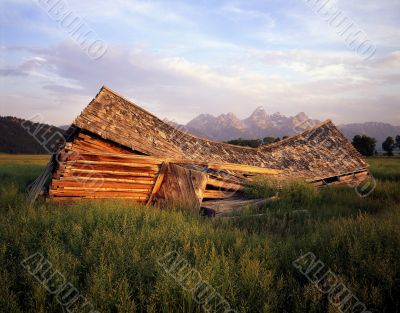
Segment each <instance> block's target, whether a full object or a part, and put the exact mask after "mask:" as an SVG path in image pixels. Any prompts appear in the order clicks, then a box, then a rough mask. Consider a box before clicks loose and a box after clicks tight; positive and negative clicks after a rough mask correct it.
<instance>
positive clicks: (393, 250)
mask: <svg viewBox="0 0 400 313" xmlns="http://www.w3.org/2000/svg"><path fill="white" fill-rule="evenodd" d="M47 158H48V157H47V156H34V157H30V156H25V157H24V156H7V155H0V210H1V213H0V261H1V264H2V266H1V270H0V308H2V311H4V312H62V311H63V310H64V311H65V308H66V306H65V305H64V306H63V303H62V302H63V301H60V296H59V294H57V293H54V292H53V293H51V292H49V291H47V290H46V288H45V286H48V285H49V284H50V283H47V285H46V284H45V286H44V285H43V284H42V283H41V282H39V281H38V280H37V279H36V278H35V276H34V275H32V274H31V273H29V271H28V270H26V267H24V266H22V265H21V262H22V261H23V260H24V259H25V258H27V257H28V256H30V255H32V254H34V253H40V254H41V255H43V256H44V257H45V259H47V260H48V261H49V262H50V263H49V264H51V269H50V270H49V271H48V272H47V273H43V271H42V272H40V273H41V275H42V276H43V277H42V278H48V277H49V276H50V274H51V273H54V272H57V273H60V274H62V277H63V278H64V279H65V281H67V282H69V283H71V285H72V286H73V287H75V288H76V290H77V291H79V294H80V295H81V296H82V297H85V299H86V300H87V301H88V303H90V305H92V306H93V308H94V309H95V310H96V311H98V312H204V310H203V309H204V307H205V306H204V305H201V304H199V303H198V302H196V301H195V297H194V295H193V293H192V291H191V290H190V288H183V287H182V286H183V285H182V283H179V281H177V280H176V275H173V274H171V273H169V274H168V273H167V272H166V271H165V270H164V268H163V267H162V266H161V265H160V264H159V262H158V260H160V258H162V257H163V256H165V255H166V254H167V253H169V252H171V251H175V253H177V254H179V256H180V257H181V258H182V259H184V260H185V262H187V264H186V265H187V268H190V269H192V270H193V271H194V272H195V273H196V275H197V276H196V277H197V278H200V279H201V281H202V282H203V283H204V284H206V285H207V286H210V287H212V290H215V291H216V292H218V295H220V296H221V297H222V298H223V299H225V300H226V301H227V303H228V304H229V307H230V308H231V309H232V310H233V311H229V312H340V311H339V309H338V308H337V305H335V300H337V299H336V298H332V297H331V294H330V293H323V292H321V291H319V290H318V288H317V287H316V286H315V284H314V283H313V282H311V281H310V280H309V279H307V278H306V277H305V276H304V275H303V274H302V273H301V272H300V271H299V270H298V269H296V268H295V267H294V266H293V264H292V263H293V261H295V260H296V259H298V258H299V257H300V256H301V255H303V254H305V253H307V252H311V253H313V254H314V255H315V256H316V258H317V259H318V260H320V261H321V262H322V263H323V264H325V268H326V269H329V270H331V272H332V273H334V275H335V277H337V279H338V280H339V281H340V282H341V283H342V284H343V285H344V286H346V287H347V288H348V290H349V292H351V294H352V295H354V296H355V297H357V299H359V301H360V303H361V302H362V303H363V305H365V308H366V309H367V310H368V311H370V312H382V313H383V312H391V313H392V312H400V300H399V299H400V158H398V157H396V158H371V159H369V160H368V162H369V163H370V164H371V170H372V172H373V174H374V176H375V177H376V178H377V187H376V189H375V190H374V192H373V193H372V194H371V195H369V196H368V197H366V198H360V197H359V196H358V195H357V194H356V193H355V191H354V190H353V189H351V188H346V187H340V188H326V189H323V190H321V191H320V192H318V193H316V194H315V195H313V196H312V197H299V198H294V197H292V196H287V197H283V199H282V200H280V201H278V202H275V203H273V204H270V205H268V207H265V208H262V209H258V210H252V209H249V210H248V211H247V212H245V213H243V214H241V215H240V216H237V217H235V218H224V219H215V220H210V219H205V218H201V217H199V216H197V215H193V214H190V213H187V212H184V211H179V210H177V211H174V212H165V211H161V210H158V209H155V208H144V207H141V206H138V205H132V204H130V203H127V202H113V201H108V202H103V203H100V202H92V203H84V204H75V205H71V206H68V207H66V206H62V205H54V204H48V203H43V202H40V201H39V202H37V203H35V204H34V205H30V204H29V202H28V201H27V200H26V199H25V196H24V187H25V186H26V184H28V183H29V182H31V181H32V180H33V179H34V178H35V176H36V175H38V174H39V172H40V170H41V168H42V167H43V164H44V163H45V162H46V159H47ZM299 188H300V187H299ZM298 191H299V192H300V191H302V190H300V189H299V190H298ZM303 191H304V190H303ZM293 194H296V189H295V190H294V191H292V193H290V194H289V195H293ZM304 199H305V200H306V201H303V200H304ZM255 213H257V214H262V215H261V216H254V214H255ZM251 215H253V216H251ZM193 271H192V273H193ZM41 281H43V279H42V280H41ZM192 283H193V282H192ZM186 286H187V285H186ZM191 286H192V285H191ZM64 300H65V299H64ZM65 301H66V300H65ZM65 301H64V302H65ZM60 302H61V303H60ZM64 304H65V303H64ZM89 307H90V306H89V305H88V306H86V307H85V308H86V310H84V311H85V312H86V311H89V309H88V308H89ZM360 307H362V306H359V308H360ZM225 308H226V307H225ZM212 311H213V310H211V311H210V312H212ZM342 311H344V312H351V311H349V310H345V309H342ZM218 312H224V310H222V309H221V310H219V311H218ZM225 312H228V310H225ZM354 312H361V310H360V311H354Z"/></svg>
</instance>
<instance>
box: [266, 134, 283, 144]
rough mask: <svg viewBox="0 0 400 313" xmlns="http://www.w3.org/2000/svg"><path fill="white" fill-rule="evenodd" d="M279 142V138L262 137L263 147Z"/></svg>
mask: <svg viewBox="0 0 400 313" xmlns="http://www.w3.org/2000/svg"><path fill="white" fill-rule="evenodd" d="M279 140H280V139H279V138H275V137H270V136H268V137H264V138H263V140H262V141H263V145H268V144H270V143H274V142H277V141H279Z"/></svg>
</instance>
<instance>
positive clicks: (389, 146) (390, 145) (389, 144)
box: [382, 136, 396, 156]
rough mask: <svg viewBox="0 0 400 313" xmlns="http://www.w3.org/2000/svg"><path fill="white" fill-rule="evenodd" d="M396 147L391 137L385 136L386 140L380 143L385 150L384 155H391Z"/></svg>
mask: <svg viewBox="0 0 400 313" xmlns="http://www.w3.org/2000/svg"><path fill="white" fill-rule="evenodd" d="M395 147H396V144H395V142H394V140H393V138H392V137H390V136H389V137H387V138H386V140H385V141H384V142H383V143H382V149H383V150H385V151H386V155H388V156H392V155H393V150H394V148H395Z"/></svg>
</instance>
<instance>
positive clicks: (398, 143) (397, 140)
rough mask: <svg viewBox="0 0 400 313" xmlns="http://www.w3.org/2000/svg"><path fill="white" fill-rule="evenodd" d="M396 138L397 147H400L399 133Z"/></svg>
mask: <svg viewBox="0 0 400 313" xmlns="http://www.w3.org/2000/svg"><path fill="white" fill-rule="evenodd" d="M395 140H396V146H397V148H398V149H400V135H397V136H396V139H395Z"/></svg>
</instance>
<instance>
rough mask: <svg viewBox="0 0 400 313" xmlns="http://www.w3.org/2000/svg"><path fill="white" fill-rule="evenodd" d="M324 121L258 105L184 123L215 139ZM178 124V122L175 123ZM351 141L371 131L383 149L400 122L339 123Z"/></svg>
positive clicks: (276, 133)
mask: <svg viewBox="0 0 400 313" xmlns="http://www.w3.org/2000/svg"><path fill="white" fill-rule="evenodd" d="M320 122H321V121H319V120H317V119H312V118H309V117H308V116H307V115H306V114H305V113H304V112H300V113H298V114H296V115H295V116H285V115H282V114H280V113H279V112H277V113H273V114H268V113H267V112H266V111H265V109H264V108H263V107H258V108H256V109H255V110H254V112H253V113H252V114H251V115H250V116H249V117H247V118H245V119H239V118H238V117H237V116H236V115H235V114H233V113H226V114H221V115H219V116H213V115H210V114H200V115H198V116H197V117H195V118H194V119H192V120H191V121H189V122H188V123H187V124H186V125H184V126H182V125H181V127H183V128H184V129H186V130H187V131H188V132H189V133H192V134H195V135H198V136H201V137H206V138H209V139H213V140H222V141H228V140H231V139H236V138H242V139H258V138H264V137H267V136H271V137H283V136H291V135H293V134H295V133H297V132H299V131H302V130H304V129H306V128H308V127H311V126H313V125H316V124H318V123H320ZM175 126H176V125H175ZM337 126H338V128H339V129H340V130H341V131H342V132H343V134H344V135H345V136H346V137H347V138H348V139H349V140H350V141H351V140H352V139H353V137H354V136H355V135H367V136H370V137H374V138H375V139H376V140H377V146H376V148H377V149H378V150H381V148H382V142H383V141H384V140H385V139H386V137H388V136H392V137H395V136H396V135H400V126H393V125H391V124H388V123H381V122H366V123H351V124H340V125H337Z"/></svg>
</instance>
